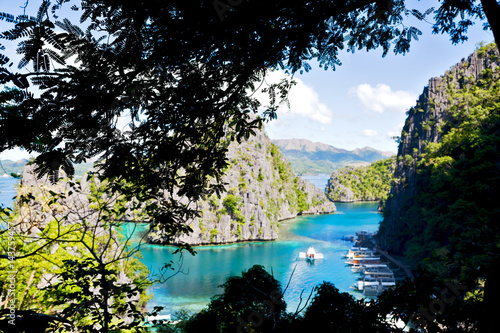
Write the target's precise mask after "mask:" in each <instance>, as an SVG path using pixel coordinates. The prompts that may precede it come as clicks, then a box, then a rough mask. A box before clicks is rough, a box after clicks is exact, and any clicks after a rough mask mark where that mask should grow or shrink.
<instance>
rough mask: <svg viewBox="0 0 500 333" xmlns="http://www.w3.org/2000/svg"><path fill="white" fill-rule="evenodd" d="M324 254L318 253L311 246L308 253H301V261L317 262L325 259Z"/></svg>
mask: <svg viewBox="0 0 500 333" xmlns="http://www.w3.org/2000/svg"><path fill="white" fill-rule="evenodd" d="M324 258H325V256H324V255H323V253H317V252H316V250H315V249H314V247H312V246H310V247H309V248H308V249H307V252H299V259H307V260H316V259H324Z"/></svg>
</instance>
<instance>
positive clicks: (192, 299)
mask: <svg viewBox="0 0 500 333" xmlns="http://www.w3.org/2000/svg"><path fill="white" fill-rule="evenodd" d="M16 182H17V180H15V179H12V178H6V177H5V178H0V203H1V204H2V205H4V206H11V204H12V197H13V196H14V195H15V190H14V187H15V184H16ZM320 183H321V184H323V183H324V180H319V182H318V184H319V185H320ZM376 208H377V204H376V203H354V204H337V212H336V213H335V214H330V215H314V216H304V217H298V218H295V219H292V220H288V221H282V222H281V227H280V238H279V240H277V241H273V242H253V243H238V244H231V245H221V246H204V247H196V248H195V250H196V252H197V254H196V255H195V256H191V255H189V254H187V253H186V254H184V255H182V258H181V257H180V255H179V254H176V255H173V254H172V252H173V251H174V250H175V248H173V247H165V246H159V245H150V244H143V245H142V246H141V251H140V252H141V255H142V259H141V261H142V262H143V263H144V264H145V265H146V266H147V267H148V268H149V269H150V271H151V273H152V274H153V276H154V275H155V274H158V272H159V270H160V268H161V267H162V266H163V265H164V264H165V263H167V262H170V261H171V260H172V261H173V262H174V264H175V265H174V268H179V265H180V263H182V267H180V268H181V273H179V274H177V275H176V276H174V277H172V278H170V279H169V280H168V281H166V282H165V283H162V284H156V285H154V286H153V287H152V288H151V289H150V292H151V293H152V295H153V297H154V298H153V299H152V300H151V301H150V302H149V303H148V309H150V310H151V309H153V307H154V306H163V307H164V308H165V309H164V310H163V311H162V313H165V314H166V313H173V312H175V311H177V310H180V309H185V310H188V311H199V310H200V309H202V308H203V307H204V306H205V305H206V304H207V303H208V302H209V301H210V298H211V297H212V296H214V295H216V294H218V293H221V292H222V291H223V290H222V289H221V288H219V286H220V285H221V284H223V283H224V282H225V280H226V279H227V277H229V276H231V275H240V274H241V272H242V271H243V270H247V269H249V268H250V267H252V266H253V265H262V266H264V267H265V268H266V270H268V271H269V272H271V273H272V274H273V275H274V277H275V278H276V279H277V280H278V281H280V282H281V284H282V286H283V287H285V286H286V285H287V284H288V281H289V280H290V284H289V286H288V289H287V290H286V292H285V295H284V296H285V300H286V302H287V304H288V310H289V311H293V310H295V309H296V307H297V306H298V304H299V303H300V298H301V294H302V298H303V299H304V300H305V299H306V298H307V296H308V295H309V293H310V292H311V290H312V289H313V288H314V287H315V286H316V285H318V284H319V283H321V282H322V281H330V282H332V283H334V284H335V286H336V287H337V288H339V289H340V291H345V292H349V293H353V294H354V295H356V296H359V294H357V293H355V292H354V291H353V290H352V289H351V288H350V286H352V285H353V284H354V282H355V280H356V275H355V274H354V273H352V272H351V270H350V269H349V268H348V267H346V265H345V263H344V260H345V259H344V258H343V257H342V256H343V255H344V254H345V253H346V251H347V250H348V249H349V248H350V247H351V246H352V243H351V242H346V241H343V240H342V239H341V238H342V237H343V236H350V235H354V234H355V233H356V231H359V230H366V231H370V232H372V231H376V230H377V228H378V224H379V222H380V220H381V218H382V216H381V214H380V213H378V212H377V210H376ZM126 228H127V229H128V230H129V231H130V230H132V229H133V228H135V232H134V237H133V242H134V243H135V242H137V241H138V240H139V238H140V235H141V234H144V232H145V231H146V230H147V226H146V225H143V224H141V225H134V224H127V225H126ZM309 246H314V248H315V249H316V250H317V251H318V252H321V253H323V254H324V255H325V260H321V261H316V262H315V263H314V264H311V263H309V262H306V261H304V260H302V261H301V260H297V257H298V254H299V252H301V251H306V250H307V248H308V247H309ZM294 270H295V271H294ZM292 272H293V275H292Z"/></svg>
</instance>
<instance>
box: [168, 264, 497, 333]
mask: <svg viewBox="0 0 500 333" xmlns="http://www.w3.org/2000/svg"><path fill="white" fill-rule="evenodd" d="M222 287H223V288H224V292H223V293H222V294H220V295H217V296H215V297H213V298H212V301H211V302H210V304H209V305H208V306H207V308H205V309H204V310H202V311H201V312H199V313H197V314H195V315H193V316H192V317H191V318H188V319H187V320H184V321H183V322H182V325H181V326H179V328H180V327H182V329H181V330H178V331H176V332H187V333H194V332H214V333H215V332H217V333H220V332H228V333H229V332H254V333H257V332H283V333H285V332H286V333H298V332H332V333H337V332H338V333H341V332H342V333H344V332H360V333H361V332H363V333H365V332H380V333H384V332H387V333H396V332H403V329H406V331H409V332H422V331H424V332H477V330H478V328H483V327H484V326H482V325H483V322H482V319H483V317H481V309H482V304H481V297H480V295H481V292H479V293H478V294H476V295H475V294H472V293H471V292H470V291H471V289H470V288H468V287H467V286H465V285H460V284H449V283H444V282H443V281H441V280H439V279H436V276H435V275H433V274H431V273H429V272H426V271H423V270H419V271H417V272H416V276H415V279H414V280H413V281H412V280H410V279H407V280H405V281H403V282H402V283H400V284H399V285H398V286H397V287H396V288H395V289H391V290H388V291H386V292H384V293H382V295H381V296H380V297H378V298H377V299H376V300H371V301H367V300H365V299H361V300H358V299H356V298H354V297H353V296H352V295H350V294H348V293H342V292H340V291H339V290H338V289H337V288H336V287H335V286H334V285H333V284H332V283H330V282H323V283H321V284H320V285H318V286H317V287H316V288H315V289H314V290H313V291H312V292H311V294H310V295H309V297H308V298H307V299H306V297H307V296H305V295H304V298H303V303H302V304H301V305H299V306H298V308H297V309H296V311H294V312H287V311H286V304H285V301H284V299H283V297H282V295H283V294H285V293H286V288H285V290H283V289H282V288H281V286H280V283H279V282H278V281H276V279H275V278H274V277H273V276H272V275H270V274H269V273H268V272H266V271H265V269H264V267H262V266H253V267H252V268H250V269H249V270H248V271H246V272H243V273H242V275H241V276H232V277H230V278H228V279H227V281H226V283H224V284H223V285H222ZM478 295H479V297H478ZM436 304H438V305H437V306H439V311H437V310H436ZM396 322H398V326H399V327H397V326H396V325H395V324H396ZM486 332H487V331H486ZM492 332H493V331H492Z"/></svg>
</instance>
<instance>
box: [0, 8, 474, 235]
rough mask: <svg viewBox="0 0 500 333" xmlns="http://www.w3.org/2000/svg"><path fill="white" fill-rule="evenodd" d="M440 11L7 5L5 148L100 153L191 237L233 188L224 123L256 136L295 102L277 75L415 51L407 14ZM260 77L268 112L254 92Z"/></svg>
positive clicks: (55, 164) (115, 176)
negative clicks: (24, 8)
mask: <svg viewBox="0 0 500 333" xmlns="http://www.w3.org/2000/svg"><path fill="white" fill-rule="evenodd" d="M461 3H462V2H461ZM445 5H446V6H448V7H450V8H458V7H457V6H455V5H454V4H451V2H449V1H445V2H443V6H445ZM70 6H71V7H70ZM68 7H70V8H71V9H72V10H74V11H77V12H78V13H80V15H81V18H80V22H78V23H76V24H75V23H72V22H71V21H70V20H69V19H68V18H67V17H66V16H68V15H67V12H65V10H68V9H69V8H68ZM431 12H432V9H429V10H427V11H426V12H424V13H421V12H419V11H418V10H410V9H407V8H406V6H405V1H402V0H392V1H381V0H372V1H369V0H358V1H327V0H321V1H314V2H302V1H292V2H290V1H284V0H280V1H273V2H269V1H264V0H253V1H233V2H229V4H228V3H225V2H223V1H218V0H216V1H193V0H188V1H186V0H170V1H145V0H142V1H134V2H123V1H118V0H82V1H70V0H57V1H56V2H55V4H54V5H51V4H50V3H49V1H47V0H44V1H43V2H42V5H41V6H40V8H39V10H38V12H37V14H36V16H34V17H32V16H28V15H20V16H17V17H15V16H13V15H11V14H6V13H2V14H1V15H0V19H2V20H5V21H6V22H7V23H10V24H12V25H13V28H11V29H9V30H7V31H4V32H3V33H2V34H1V37H2V38H3V39H6V40H9V41H16V42H18V49H17V52H18V53H19V54H20V55H21V57H22V58H21V60H20V62H19V64H18V70H20V72H17V71H15V70H13V69H12V67H11V66H9V65H10V59H8V57H7V56H6V55H1V56H0V66H1V67H0V83H2V84H9V85H14V86H16V87H17V89H14V90H5V91H3V92H2V93H0V105H1V108H0V129H1V133H2V136H1V137H0V150H2V151H3V150H5V149H10V148H14V147H21V148H24V149H26V150H27V151H28V152H37V153H40V155H39V156H38V157H37V160H36V162H37V163H38V164H39V165H40V169H39V171H40V173H42V174H44V173H45V174H47V173H49V174H51V175H52V177H53V179H54V180H55V179H56V178H57V170H59V168H60V167H62V168H63V169H64V170H65V171H66V172H67V173H69V174H70V175H71V174H72V173H73V168H72V164H73V163H80V162H84V161H87V160H89V159H93V158H96V159H97V160H98V161H99V162H100V163H99V168H100V174H101V175H102V176H103V177H107V178H110V179H112V180H119V179H123V180H126V182H113V184H115V185H114V186H115V187H116V190H117V191H120V192H121V193H123V194H125V195H126V196H128V197H129V198H132V197H135V198H136V199H138V200H140V201H144V202H150V203H149V204H148V207H147V208H148V211H149V212H150V214H151V216H152V218H153V220H154V221H155V222H156V223H159V224H161V226H162V227H163V228H165V229H166V231H167V232H168V233H171V234H172V236H173V235H174V234H175V233H176V232H179V231H180V232H188V231H189V228H188V227H186V226H185V225H183V223H182V222H183V221H185V220H186V219H189V218H190V217H193V216H194V215H196V214H197V211H196V209H195V208H194V206H193V205H190V203H191V202H193V201H196V200H198V199H199V198H200V197H204V196H206V195H210V194H212V193H219V192H220V191H221V189H222V184H221V176H222V172H223V170H224V167H225V166H226V158H225V153H226V145H225V144H224V142H222V141H221V138H222V137H223V135H224V132H225V129H226V127H227V126H229V127H231V128H233V129H234V130H235V133H236V136H235V137H236V139H238V140H242V139H244V138H247V137H248V136H249V135H250V134H252V133H253V130H254V129H255V128H258V127H259V126H260V125H261V123H262V121H263V120H269V119H273V118H275V117H276V109H277V106H278V105H279V104H280V102H282V101H283V100H285V99H286V93H287V91H288V89H289V87H290V85H291V82H290V80H284V81H282V82H280V83H278V84H274V85H270V86H266V85H265V80H264V77H265V74H266V71H267V70H269V69H282V70H285V71H287V72H288V73H290V74H293V73H295V72H297V71H302V70H306V71H307V70H309V69H310V68H311V67H310V65H309V64H308V62H309V61H311V60H313V59H316V60H318V61H319V64H320V66H322V67H324V68H325V69H327V68H335V66H337V65H340V61H339V58H338V53H339V51H340V50H342V49H344V48H347V49H348V50H351V51H354V50H357V49H366V50H371V49H374V48H377V47H381V48H382V49H383V54H384V55H385V54H387V53H388V52H389V51H390V50H393V51H394V52H395V53H396V54H398V53H402V54H404V53H406V52H408V50H409V47H410V43H411V41H413V40H416V39H418V35H419V34H420V31H419V30H418V29H416V28H415V27H411V26H406V25H405V19H406V18H407V17H409V16H413V17H416V18H417V19H423V18H424V17H425V16H427V15H428V14H430V13H431ZM438 13H439V12H438ZM462 13H465V14H466V15H465V17H467V16H470V15H475V14H474V11H471V10H468V9H460V8H459V9H457V10H455V11H451V10H449V11H444V12H443V11H441V14H440V15H441V16H436V18H438V19H440V21H438V23H437V24H438V25H439V26H442V25H443V24H445V23H447V22H448V21H447V20H448V19H453V18H454V17H457V15H459V14H462ZM481 17H482V16H481ZM445 31H447V30H445ZM447 32H448V31H447ZM465 32H466V28H465V29H462V30H460V31H458V33H459V34H462V35H464V34H465ZM261 85H262V86H263V87H265V88H264V89H265V91H266V92H267V93H269V95H270V97H271V98H270V101H271V102H270V105H267V106H265V107H264V108H263V110H264V111H263V112H262V108H261V107H262V106H261V105H260V103H259V102H258V101H257V100H256V99H255V98H254V97H253V96H252V94H251V93H252V92H254V91H255V90H256V89H257V87H258V86H261ZM259 110H260V111H259ZM257 112H261V118H257V119H253V118H250V117H249V115H250V114H251V113H257ZM124 124H125V125H124ZM125 183H126V184H133V186H122V185H120V184H125ZM180 198H183V200H179V199H180ZM151 199H154V200H151Z"/></svg>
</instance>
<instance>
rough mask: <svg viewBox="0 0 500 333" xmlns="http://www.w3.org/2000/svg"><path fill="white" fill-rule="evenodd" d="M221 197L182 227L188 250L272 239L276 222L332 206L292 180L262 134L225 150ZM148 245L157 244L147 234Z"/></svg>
mask: <svg viewBox="0 0 500 333" xmlns="http://www.w3.org/2000/svg"><path fill="white" fill-rule="evenodd" d="M227 156H228V159H229V162H230V167H229V169H228V170H227V172H226V174H225V176H224V178H223V181H224V182H225V183H227V185H226V190H227V191H226V192H225V193H223V194H222V195H221V197H220V198H218V197H216V196H212V197H210V198H209V199H208V200H207V201H204V202H199V203H197V205H198V207H200V208H201V216H200V217H199V218H195V219H193V220H190V221H187V222H186V223H187V224H188V225H189V226H190V227H191V229H192V230H193V231H192V232H191V233H190V234H188V235H182V236H180V237H178V238H177V242H179V243H181V242H182V243H188V244H190V245H208V244H224V243H233V242H241V241H258V240H274V239H276V238H278V228H279V222H280V221H282V220H285V219H290V218H293V217H296V216H297V215H301V214H322V213H332V212H334V211H335V205H334V204H333V203H332V202H330V201H329V200H328V199H327V198H326V196H325V195H324V193H323V192H322V191H321V190H320V189H318V188H316V187H315V186H314V185H312V184H311V183H310V182H309V181H306V180H303V179H301V178H299V177H297V176H296V175H295V174H294V172H293V171H292V169H291V167H290V163H289V162H288V161H287V160H286V158H285V156H284V155H283V154H282V153H281V152H280V150H279V149H278V147H276V146H275V145H274V144H272V143H271V141H270V140H269V138H268V137H267V136H266V135H265V134H264V131H258V132H257V133H256V135H255V136H252V137H250V139H249V140H247V141H245V142H242V143H241V144H238V143H236V142H233V143H231V144H230V145H229V147H228V155H227ZM150 241H151V242H158V243H162V241H163V237H162V234H161V232H158V231H155V230H152V231H151V232H150Z"/></svg>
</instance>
